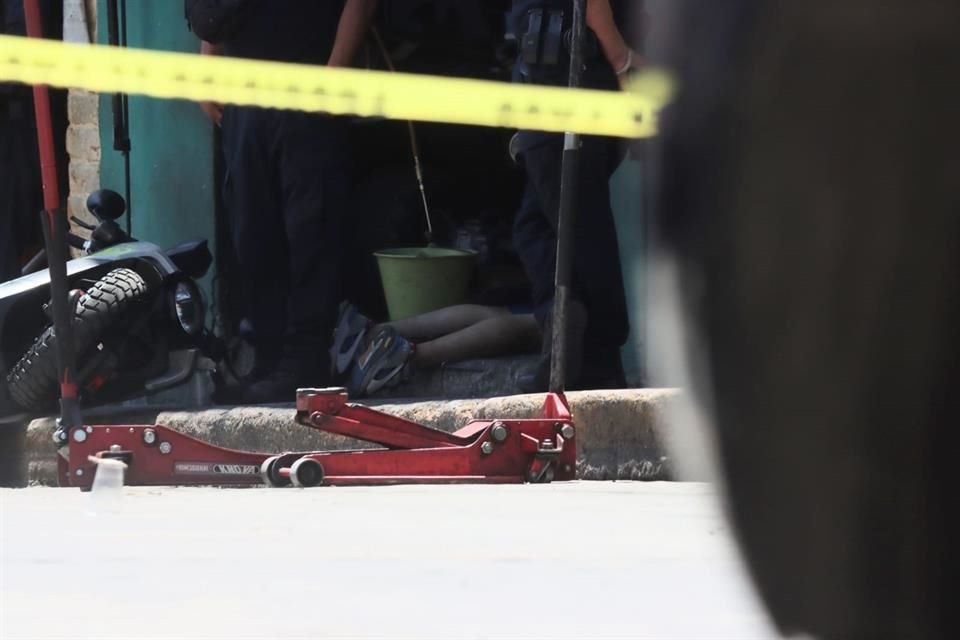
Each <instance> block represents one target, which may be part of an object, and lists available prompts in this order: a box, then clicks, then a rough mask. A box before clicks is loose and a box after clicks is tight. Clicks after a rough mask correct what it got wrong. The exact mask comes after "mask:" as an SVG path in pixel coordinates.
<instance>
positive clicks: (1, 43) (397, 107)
mask: <svg viewBox="0 0 960 640" xmlns="http://www.w3.org/2000/svg"><path fill="white" fill-rule="evenodd" d="M644 75H645V76H646V77H645V78H643V79H641V80H640V81H639V82H638V83H637V84H636V85H635V88H634V89H632V90H631V91H629V92H613V91H590V90H571V89H565V88H562V87H559V88H558V87H539V86H532V85H516V84H509V83H504V82H490V81H483V80H468V79H463V78H445V77H438V76H426V75H414V74H407V73H386V72H379V71H362V70H356V69H333V68H329V67H318V66H309V65H298V64H286V63H278V62H265V61H259V60H241V59H236V58H223V57H212V56H201V55H196V54H185V53H170V52H161V51H147V50H142V49H118V48H115V47H106V46H98V45H85V44H66V43H62V42H53V41H44V40H33V39H29V38H19V37H13V36H0V81H8V82H22V83H25V84H46V85H50V86H53V87H63V88H82V89H87V90H89V91H98V92H101V93H127V94H140V95H145V96H151V97H154V98H166V99H184V100H194V101H201V100H207V101H213V102H221V103H224V104H237V105H249V106H258V107H267V108H275V109H296V110H300V111H313V112H325V113H331V114H337V115H357V116H364V117H383V118H389V119H394V120H419V121H427V122H442V123H450V124H467V125H477V126H486V127H508V128H515V129H537V130H542V131H575V132H578V133H584V134H597V135H610V136H619V137H624V138H643V137H649V136H653V135H655V134H656V114H657V112H658V110H659V109H660V108H661V107H662V106H663V105H664V104H665V103H666V102H667V100H668V99H669V97H670V94H671V91H672V87H671V84H670V80H669V78H668V76H666V75H665V74H663V73H659V72H649V73H647V74H644Z"/></svg>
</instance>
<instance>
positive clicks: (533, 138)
mask: <svg viewBox="0 0 960 640" xmlns="http://www.w3.org/2000/svg"><path fill="white" fill-rule="evenodd" d="M634 4H639V3H634ZM626 5H627V3H626V2H622V3H617V2H615V1H613V2H612V1H611V0H587V15H586V19H587V27H588V30H587V32H586V42H585V44H584V48H585V56H584V57H585V69H584V74H583V85H584V86H585V87H586V88H591V89H606V90H617V89H618V87H619V85H620V83H621V82H622V80H623V78H624V77H625V76H626V75H627V73H628V72H629V71H631V70H632V69H635V68H638V67H639V66H640V65H641V64H642V59H641V58H640V56H638V55H637V54H636V52H634V51H633V49H631V48H630V46H629V45H628V44H627V42H626V41H625V39H624V37H623V35H622V33H621V30H620V27H619V26H618V25H623V24H626V22H625V17H626V16H625V12H626V9H627V6H626ZM572 22H573V2H572V1H571V0H514V2H513V4H512V9H511V12H510V15H509V27H510V28H511V29H512V31H513V34H514V35H515V36H516V39H517V44H518V57H517V63H516V66H515V70H514V80H515V81H516V82H524V83H531V84H544V85H558V86H559V85H566V84H567V83H568V79H569V68H570V57H569V49H570V41H571V39H570V33H571V27H572ZM512 151H513V153H514V154H515V155H516V156H517V158H518V160H519V161H520V162H521V163H522V164H523V166H524V168H525V169H526V172H527V176H528V189H527V196H526V198H527V200H530V199H536V201H537V202H538V203H539V206H525V207H522V208H521V210H520V211H519V212H518V214H517V217H516V219H515V225H514V243H515V245H516V248H517V251H518V253H519V254H520V258H521V260H522V261H523V263H524V267H525V270H526V271H527V275H528V277H529V278H530V280H531V282H532V284H533V297H534V305H535V315H536V317H537V319H538V321H539V322H540V323H541V325H542V326H543V328H544V336H545V341H546V342H545V344H544V351H543V353H544V355H543V358H542V360H541V364H540V366H539V367H538V369H537V373H536V375H534V376H529V377H527V378H526V379H525V380H521V387H523V389H522V390H524V391H540V390H545V388H546V387H547V384H548V382H549V368H550V362H549V353H550V346H549V340H550V329H551V326H552V317H551V316H552V311H553V300H554V274H555V269H556V243H557V222H558V219H559V213H560V175H561V163H562V159H563V136H562V135H561V134H555V133H544V132H535V131H521V132H519V133H518V134H517V136H515V138H514V140H513V143H512ZM622 159H623V146H622V144H621V141H619V140H616V139H612V138H604V137H598V136H584V137H583V138H582V147H581V150H580V174H579V185H578V187H579V200H578V202H577V216H576V222H575V225H574V229H573V236H574V250H573V266H572V271H573V280H574V288H573V298H574V300H573V301H572V303H571V305H570V309H569V317H568V322H567V325H568V331H569V332H570V333H569V335H568V344H569V347H568V348H569V357H568V374H567V380H566V384H567V387H568V388H608V387H614V388H615V387H623V386H625V385H626V380H625V377H624V372H623V365H622V362H621V359H620V349H621V347H622V346H623V345H624V344H625V342H626V340H627V337H628V334H629V331H630V327H629V322H628V318H627V304H626V297H625V294H624V287H623V274H622V272H621V267H620V253H619V250H618V246H617V233H616V227H615V225H614V219H613V211H612V209H611V205H610V192H609V180H610V176H611V175H612V174H613V172H614V171H615V170H616V168H617V167H618V166H619V164H620V162H621V161H622Z"/></svg>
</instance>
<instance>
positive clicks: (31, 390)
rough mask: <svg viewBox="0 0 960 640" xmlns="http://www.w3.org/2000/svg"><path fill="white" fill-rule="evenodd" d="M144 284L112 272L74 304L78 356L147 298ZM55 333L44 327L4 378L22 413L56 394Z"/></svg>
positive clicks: (124, 272)
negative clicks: (44, 329) (22, 409)
mask: <svg viewBox="0 0 960 640" xmlns="http://www.w3.org/2000/svg"><path fill="white" fill-rule="evenodd" d="M147 291H148V287H147V283H146V281H145V280H144V279H143V278H142V277H141V276H140V275H139V274H138V273H137V272H136V271H133V270H131V269H114V270H113V271H111V272H110V273H108V274H107V275H105V276H104V277H103V278H101V279H100V280H98V281H97V282H96V284H94V285H93V286H92V287H90V289H88V290H87V291H86V293H84V294H83V295H82V296H81V297H80V299H79V301H78V302H77V307H76V310H75V311H74V317H73V329H74V332H73V340H74V348H75V350H76V352H77V353H78V354H84V353H87V352H88V351H89V350H90V349H92V348H93V347H95V346H96V345H97V344H98V343H99V341H100V339H101V337H102V336H103V335H104V333H105V332H106V331H107V329H108V328H109V327H110V326H111V325H113V324H114V323H115V322H116V321H117V320H118V319H119V318H120V317H121V316H122V315H124V314H125V313H126V312H127V311H128V310H129V309H130V308H131V307H132V306H134V305H135V304H136V303H138V302H139V301H141V300H143V299H144V298H145V297H146V296H147ZM56 340H57V336H56V332H55V331H54V328H53V327H52V326H51V327H48V328H47V330H46V331H44V332H43V333H42V334H41V335H40V337H38V338H37V339H36V341H35V342H34V343H33V346H32V347H30V349H29V350H28V351H27V352H26V353H25V354H24V355H23V357H22V358H20V361H19V362H18V363H17V364H16V365H15V366H14V367H13V369H11V370H10V373H9V374H8V375H7V386H8V388H9V390H10V397H11V398H13V401H14V402H16V403H17V404H18V405H20V406H21V407H22V408H24V409H31V410H38V409H42V408H45V407H47V406H48V405H52V404H53V403H54V402H55V401H56V399H57V397H58V394H59V389H58V378H59V376H58V367H57V349H56Z"/></svg>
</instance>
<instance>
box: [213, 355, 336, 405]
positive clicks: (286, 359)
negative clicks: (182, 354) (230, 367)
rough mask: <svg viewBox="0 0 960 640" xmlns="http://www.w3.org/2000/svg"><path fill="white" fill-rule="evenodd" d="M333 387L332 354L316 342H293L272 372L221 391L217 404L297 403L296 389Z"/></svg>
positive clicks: (215, 400)
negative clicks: (331, 379) (331, 376)
mask: <svg viewBox="0 0 960 640" xmlns="http://www.w3.org/2000/svg"><path fill="white" fill-rule="evenodd" d="M329 384H330V365H329V354H328V353H327V349H326V346H325V345H323V344H321V343H320V342H319V341H316V340H303V339H299V340H292V341H290V342H288V343H287V344H286V345H284V348H283V353H282V355H281V356H280V359H279V360H278V361H277V364H276V366H275V367H273V369H272V370H271V371H270V372H269V373H266V374H265V375H261V376H259V377H258V378H256V379H253V380H251V381H248V382H244V383H241V384H236V385H230V386H227V387H224V388H223V389H218V390H217V391H216V392H215V393H214V396H213V400H214V402H216V403H217V404H232V405H251V404H275V403H287V402H294V401H295V400H296V394H297V389H301V388H304V387H325V386H328V385H329Z"/></svg>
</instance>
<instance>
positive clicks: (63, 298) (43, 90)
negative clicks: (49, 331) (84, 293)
mask: <svg viewBox="0 0 960 640" xmlns="http://www.w3.org/2000/svg"><path fill="white" fill-rule="evenodd" d="M23 10H24V17H25V18H26V26H27V35H28V36H30V37H31V38H42V37H43V17H42V15H41V13H40V2H39V0H23ZM33 103H34V111H35V115H36V122H37V144H38V147H39V155H40V171H41V175H42V178H43V208H44V211H43V215H42V218H43V239H44V243H45V245H46V252H47V263H48V264H49V269H50V302H51V308H52V310H53V326H54V331H55V332H56V336H57V340H56V347H57V363H58V366H59V370H60V375H59V379H60V429H59V430H58V433H59V434H61V438H62V437H63V436H68V435H69V434H70V433H71V432H72V430H73V429H76V428H78V427H80V426H82V424H83V419H82V417H81V415H80V404H79V400H78V395H79V390H78V389H77V383H76V378H75V370H76V355H75V352H74V349H73V332H72V326H71V323H72V320H73V313H72V309H70V307H69V294H70V291H69V287H70V285H69V282H68V280H67V258H68V250H67V216H66V213H65V212H64V211H63V209H62V208H61V207H60V190H59V187H58V182H57V157H56V153H55V151H54V144H53V119H52V117H51V115H50V92H49V89H48V88H47V87H46V86H43V85H35V86H34V87H33Z"/></svg>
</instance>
